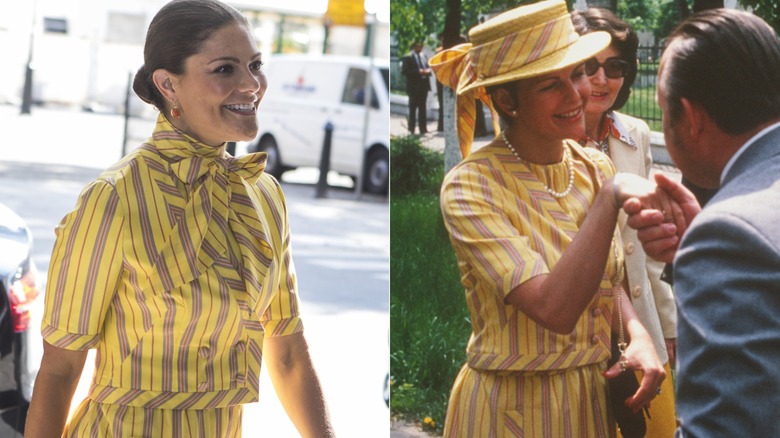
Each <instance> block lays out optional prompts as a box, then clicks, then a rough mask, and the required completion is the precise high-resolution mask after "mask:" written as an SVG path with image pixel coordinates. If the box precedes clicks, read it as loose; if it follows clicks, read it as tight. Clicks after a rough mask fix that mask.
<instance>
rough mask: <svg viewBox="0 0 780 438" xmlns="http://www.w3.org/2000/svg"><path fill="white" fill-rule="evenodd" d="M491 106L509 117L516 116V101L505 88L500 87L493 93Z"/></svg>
mask: <svg viewBox="0 0 780 438" xmlns="http://www.w3.org/2000/svg"><path fill="white" fill-rule="evenodd" d="M493 105H495V106H496V109H498V110H501V111H503V113H504V114H508V115H511V116H514V115H515V114H517V99H515V97H514V96H513V95H512V93H511V92H510V90H509V89H507V88H504V87H501V88H498V89H496V90H495V91H493Z"/></svg>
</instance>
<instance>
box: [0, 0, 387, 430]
mask: <svg viewBox="0 0 780 438" xmlns="http://www.w3.org/2000/svg"><path fill="white" fill-rule="evenodd" d="M165 3H167V1H166V0H25V1H20V2H10V1H6V2H2V3H0V55H1V56H2V62H3V68H2V69H0V129H2V132H3V135H4V142H3V145H2V146H0V206H2V205H5V206H7V207H9V209H10V210H13V211H14V212H15V213H16V214H17V215H18V216H19V218H16V217H15V216H13V217H12V216H11V214H10V213H9V214H0V254H1V255H9V254H11V253H12V251H11V249H13V248H11V245H12V244H14V245H15V246H24V247H23V248H21V249H20V251H18V252H19V254H20V256H19V257H18V260H16V259H14V260H11V261H10V262H9V263H8V264H7V265H8V267H9V271H8V272H6V270H5V267H6V264H5V263H4V262H5V261H6V259H5V258H3V259H1V260H0V261H2V262H3V263H0V268H3V269H0V277H2V278H0V279H2V280H9V281H8V282H5V281H4V282H0V384H2V385H0V438H10V437H21V436H22V431H23V430H24V418H25V414H26V407H27V403H28V402H29V392H30V389H31V388H30V384H31V381H32V380H31V379H34V375H35V373H36V372H37V366H38V364H39V363H40V355H41V354H42V340H41V336H40V317H41V312H42V305H43V301H44V297H43V295H44V291H45V281H46V275H47V270H48V267H49V258H50V254H51V249H52V246H53V244H54V237H55V236H54V228H55V226H56V225H57V223H58V222H59V221H60V220H61V218H62V217H63V216H64V215H65V214H66V213H67V212H68V211H70V210H71V209H72V208H73V206H74V205H75V202H76V199H77V196H78V193H79V192H80V190H81V188H82V187H83V186H84V185H85V184H87V183H88V182H89V181H91V180H93V179H94V178H95V177H97V176H98V174H99V173H100V172H101V170H102V169H105V168H106V167H108V166H110V165H112V164H113V163H114V162H116V161H117V160H119V159H120V158H121V157H122V156H123V155H125V154H126V153H127V152H128V151H130V150H132V149H134V148H136V147H137V146H139V145H140V144H141V142H142V141H143V140H145V139H146V138H147V137H148V136H150V135H151V133H152V129H153V127H154V122H155V120H156V117H157V112H156V110H155V109H154V108H153V107H152V106H150V105H147V104H145V103H143V102H142V101H141V100H140V99H139V98H138V97H137V96H136V95H135V94H134V93H133V92H132V88H131V83H132V79H133V77H134V75H135V72H136V71H137V69H138V68H139V67H140V66H141V64H142V63H143V44H144V39H145V35H146V30H147V28H148V26H149V23H150V22H151V20H152V18H153V17H154V15H155V14H156V12H157V11H158V10H159V9H160V8H161V7H162V6H163V5H164V4H165ZM226 3H228V4H231V5H232V6H234V7H236V8H237V9H239V10H240V11H242V12H243V13H244V14H245V15H246V17H247V19H248V20H249V22H250V25H251V27H252V31H253V34H254V36H255V39H256V42H257V46H258V47H259V49H260V50H261V51H262V53H263V58H264V60H265V59H267V57H268V58H271V57H273V56H275V55H281V54H300V55H303V56H305V57H312V58H316V57H320V56H321V55H332V56H339V57H344V56H349V57H358V58H367V59H371V60H373V61H375V63H374V62H373V61H372V64H374V67H375V70H379V68H378V67H381V66H384V67H382V68H383V69H384V70H383V71H384V72H386V71H387V67H386V65H387V62H388V59H389V50H390V30H389V15H390V0H284V1H278V0H274V1H269V0H244V1H229V0H227V1H226ZM269 67H270V65H269ZM270 71H271V70H270V69H269V72H270ZM344 71H346V69H345V70H344ZM383 74H384V73H383ZM377 75H378V76H377V77H376V81H375V83H374V85H375V86H376V88H375V90H374V91H375V92H376V94H377V96H379V98H380V99H382V100H383V102H382V104H381V105H378V104H374V106H376V107H379V108H377V109H374V108H371V110H370V111H372V114H373V113H377V112H379V111H380V110H381V111H384V115H383V116H382V117H384V119H388V118H389V108H388V107H389V98H388V92H389V90H388V77H387V75H386V74H384V76H381V75H379V73H377ZM365 76H366V75H365V73H364V74H363V77H365ZM282 79H284V78H277V77H269V83H270V82H271V81H275V80H277V82H280V81H281V80H282ZM287 79H288V80H289V79H290V78H287ZM337 79H338V80H340V81H341V82H340V85H339V84H337V83H336V81H330V82H327V84H328V88H336V87H339V86H345V85H344V84H345V83H347V81H346V74H345V75H344V77H339V78H337ZM334 94H335V93H334ZM266 97H268V95H266ZM338 98H339V99H341V93H339V95H338ZM310 100H312V101H313V100H314V99H310ZM270 103H271V101H270V100H269V101H268V102H265V104H270ZM345 105H353V104H352V103H344V102H340V101H339V102H333V103H332V105H330V106H331V107H333V108H335V109H339V108H343V107H344V106H345ZM354 106H356V108H359V106H357V105H354ZM370 106H371V105H368V104H366V107H367V109H366V114H368V112H369V109H368V108H369V107H370ZM265 108H270V106H268V105H266V107H264V106H262V105H261V107H260V111H259V114H260V115H262V114H263V110H264V109H265ZM353 111H358V110H357V109H355V108H353ZM356 114H357V113H356ZM359 114H360V116H359V117H357V116H355V117H352V118H351V119H350V120H349V121H347V122H346V123H348V124H349V126H344V125H339V124H338V122H336V121H334V122H335V124H336V126H337V128H336V130H335V131H334V136H333V139H334V140H333V141H334V151H338V150H339V147H340V145H341V143H339V138H340V137H339V135H340V133H344V132H347V131H349V132H353V131H356V132H361V131H364V130H365V129H366V128H364V126H367V125H368V123H367V121H368V120H369V118H368V116H364V115H363V114H364V113H363V112H360V113H359ZM372 117H373V116H372ZM290 124H291V125H292V126H297V128H298V129H304V128H302V127H301V125H300V124H298V123H297V122H296V121H293V120H291V121H290ZM316 129H318V130H319V129H321V126H318V127H317V128H316ZM363 137H364V139H365V138H366V137H370V136H367V135H365V134H364V135H363ZM385 137H389V136H388V135H385ZM321 138H322V136H321V135H320V136H319V137H318V139H317V141H316V142H313V143H316V144H314V146H316V147H318V148H319V147H321V146H322V140H321ZM357 140H358V141H359V140H360V138H359V137H358V139H357ZM386 141H389V139H386ZM357 144H358V146H357V148H356V150H355V151H356V153H357V155H358V156H359V155H360V151H362V148H360V144H359V143H357ZM286 146H288V145H287V144H282V142H281V141H280V142H279V147H280V148H281V149H282V152H283V153H284V151H285V149H283V148H284V147H286ZM240 147H241V145H240V144H239V149H240ZM244 147H245V148H246V145H245V146H244ZM244 151H246V149H244ZM334 153H336V152H334ZM316 155H317V156H319V152H316ZM385 163H386V161H385ZM287 164H292V163H287ZM292 167H293V166H287V167H286V168H285V169H284V170H285V172H284V174H283V175H280V181H281V183H282V187H283V189H284V192H285V196H286V198H287V203H288V214H289V216H290V226H291V230H292V235H293V254H294V257H295V262H296V268H297V273H298V281H299V288H300V290H301V299H302V309H303V313H304V324H305V326H306V333H307V339H308V341H309V345H310V348H311V354H312V360H313V361H314V364H315V367H316V368H317V370H318V373H319V374H320V378H321V381H322V385H323V390H324V392H325V396H326V399H327V400H328V403H329V407H330V411H331V415H332V420H333V425H334V427H335V429H336V432H337V435H338V436H339V437H355V438H362V437H367V436H368V437H376V436H387V435H388V433H389V430H390V418H389V409H388V405H387V400H386V397H387V392H386V387H385V384H386V381H387V379H388V378H389V354H390V353H389V340H388V336H389V330H390V329H389V307H390V304H389V300H390V299H389V276H390V274H389V263H390V262H389V252H390V249H389V206H388V200H387V196H386V193H384V194H382V193H379V194H371V193H367V194H361V193H360V191H359V190H354V189H355V187H356V185H355V176H354V175H351V177H350V176H347V175H344V174H338V173H336V172H334V170H333V169H334V167H335V166H334V167H331V171H330V172H328V173H327V178H326V179H327V182H326V184H325V185H326V188H327V189H328V190H327V191H324V193H321V192H320V188H321V187H320V181H318V179H319V173H320V172H319V169H318V168H317V167H316V165H315V167H311V166H310V167H301V168H298V169H292ZM385 167H386V166H385ZM289 169H292V170H289ZM384 171H386V168H385V169H384ZM315 185H316V186H317V187H316V189H317V190H315ZM10 210H9V212H10ZM3 211H5V210H4V209H0V212H3ZM9 230H10V231H14V233H13V234H12V233H7V231H9ZM19 242H21V244H23V245H16V243H19ZM34 266H37V270H36V269H32V267H34ZM28 273H30V274H29V275H28ZM17 277H18V278H17ZM33 277H35V278H34V279H33ZM28 278H29V279H30V280H29V282H27V281H28ZM6 283H7V284H6ZM8 285H11V286H8ZM13 300H17V301H18V300H22V301H24V300H27V301H26V302H23V303H22V304H23V306H24V309H26V310H25V312H26V311H27V310H29V315H28V313H24V316H25V318H28V317H29V324H25V325H24V327H22V326H21V325H15V324H11V323H9V321H10V316H9V314H10V313H12V312H10V311H9V310H8V309H7V308H6V305H7V303H9V302H12V301H13ZM9 308H10V307H9ZM14 308H21V307H19V306H16V307H14ZM93 362H94V351H93V352H92V353H91V354H90V356H89V358H88V359H87V363H86V365H85V371H84V374H82V379H81V381H80V384H79V388H78V389H77V393H76V396H75V399H74V402H73V406H72V407H75V406H76V405H77V404H78V403H79V402H80V401H81V399H82V398H83V397H84V396H85V395H86V393H87V390H88V387H89V383H90V376H91V373H92V367H93ZM260 394H261V396H260V399H261V400H260V402H259V403H253V404H249V405H247V406H246V407H245V410H244V433H245V434H246V435H247V436H252V435H253V434H256V433H257V432H261V434H262V436H271V437H281V438H287V437H293V438H294V437H296V436H298V434H297V432H296V430H295V428H294V427H293V426H292V424H291V422H290V421H289V419H288V418H287V415H286V414H285V413H284V411H283V409H282V407H281V405H280V404H279V402H278V400H277V398H276V396H275V394H274V390H273V387H272V386H271V382H270V380H269V379H268V376H267V373H266V372H263V373H261V381H260Z"/></svg>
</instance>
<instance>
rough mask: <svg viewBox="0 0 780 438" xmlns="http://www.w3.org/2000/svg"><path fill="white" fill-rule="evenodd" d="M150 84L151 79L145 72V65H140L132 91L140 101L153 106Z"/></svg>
mask: <svg viewBox="0 0 780 438" xmlns="http://www.w3.org/2000/svg"><path fill="white" fill-rule="evenodd" d="M151 82H152V78H151V77H150V76H149V72H148V71H146V65H141V67H140V68H139V69H138V71H137V72H136V73H135V78H134V79H133V91H135V94H137V95H138V97H140V98H141V100H143V101H144V102H146V103H150V104H152V105H154V99H153V98H152V96H153V92H152V88H151V87H152V83H151Z"/></svg>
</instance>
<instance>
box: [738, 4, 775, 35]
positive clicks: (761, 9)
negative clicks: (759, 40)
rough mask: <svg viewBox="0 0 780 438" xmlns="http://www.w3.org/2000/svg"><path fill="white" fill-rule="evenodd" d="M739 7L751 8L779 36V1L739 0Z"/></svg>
mask: <svg viewBox="0 0 780 438" xmlns="http://www.w3.org/2000/svg"><path fill="white" fill-rule="evenodd" d="M739 3H740V5H741V6H743V7H745V8H747V7H751V8H753V13H754V14H756V15H758V16H759V17H761V18H763V19H764V21H766V22H767V23H769V25H770V26H772V27H773V28H774V29H775V32H777V33H778V34H780V0H740V2H739Z"/></svg>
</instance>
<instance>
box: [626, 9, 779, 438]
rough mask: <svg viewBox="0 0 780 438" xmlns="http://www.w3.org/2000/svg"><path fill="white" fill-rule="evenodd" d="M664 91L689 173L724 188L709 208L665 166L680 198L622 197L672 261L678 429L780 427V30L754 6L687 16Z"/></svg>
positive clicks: (667, 65) (698, 433)
mask: <svg viewBox="0 0 780 438" xmlns="http://www.w3.org/2000/svg"><path fill="white" fill-rule="evenodd" d="M658 101H659V104H660V106H661V109H662V110H663V113H664V116H663V118H664V122H663V127H664V136H665V138H666V147H667V149H668V151H669V155H670V156H671V157H672V159H673V160H674V162H675V163H676V164H677V166H678V167H679V168H680V170H681V171H682V173H683V175H685V177H686V178H688V179H689V180H690V181H691V182H693V183H694V184H696V185H697V186H700V187H704V188H712V189H715V188H719V189H718V192H717V193H716V194H715V196H714V197H713V198H712V199H711V200H710V201H709V202H708V203H707V205H706V207H705V208H704V209H703V210H702V209H700V207H699V205H698V203H697V202H696V200H695V197H694V196H693V195H692V194H691V192H690V191H688V190H687V189H685V188H684V187H683V186H682V185H680V184H678V183H676V182H673V181H672V180H670V179H669V178H665V177H664V176H663V175H659V176H657V178H656V182H657V183H658V186H659V188H661V189H664V190H666V191H667V192H668V193H669V194H671V195H672V197H673V198H674V199H675V200H676V201H677V203H678V205H676V206H675V208H670V209H669V210H670V211H657V210H641V206H639V204H638V202H636V200H628V201H627V202H626V204H624V208H625V209H626V211H627V212H628V213H629V214H630V217H629V224H630V225H631V226H633V227H635V228H637V229H639V232H638V235H639V237H640V239H641V240H642V241H643V245H644V247H645V249H646V251H647V252H648V254H650V255H651V256H654V257H655V258H657V259H659V260H663V261H667V262H670V261H672V260H673V261H674V286H675V292H676V294H677V301H678V318H679V320H678V360H677V392H678V396H677V411H678V414H679V417H680V421H681V424H680V427H679V429H678V436H684V437H688V436H692V437H736V436H739V437H769V436H772V437H780V416H778V412H780V42H778V38H777V35H776V34H775V32H774V31H773V30H772V28H771V27H770V26H769V25H767V24H766V23H765V22H764V21H762V20H761V19H760V18H757V17H755V16H754V15H752V14H749V13H746V12H740V11H736V10H727V9H714V10H709V11H704V12H700V13H698V14H695V15H693V16H691V17H689V18H688V19H686V20H685V21H684V22H683V23H681V24H680V25H679V26H678V27H677V28H676V29H675V31H673V32H672V35H671V36H670V38H669V39H668V46H667V48H666V51H665V52H664V54H663V57H662V59H661V67H660V71H659V77H658ZM675 218H676V219H679V218H683V219H684V220H683V221H681V222H680V221H675ZM694 218H695V219H694ZM673 222H677V223H683V224H685V225H684V226H680V227H677V226H675V225H674V223H673ZM685 228H687V230H686V229H685ZM678 243H679V248H678Z"/></svg>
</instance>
